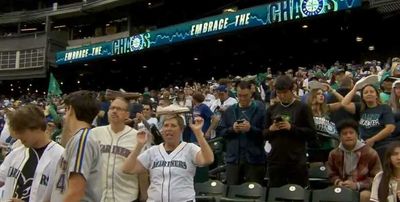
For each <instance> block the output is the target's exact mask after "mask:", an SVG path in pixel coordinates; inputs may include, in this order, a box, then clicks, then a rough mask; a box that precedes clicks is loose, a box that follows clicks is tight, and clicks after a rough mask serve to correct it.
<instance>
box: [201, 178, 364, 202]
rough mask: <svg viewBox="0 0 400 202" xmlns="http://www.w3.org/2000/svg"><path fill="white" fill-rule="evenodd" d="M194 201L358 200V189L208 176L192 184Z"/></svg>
mask: <svg viewBox="0 0 400 202" xmlns="http://www.w3.org/2000/svg"><path fill="white" fill-rule="evenodd" d="M195 191H196V201H200V202H201V201H208V202H211V201H221V202H223V201H235V202H255V201H257V202H259V201H268V202H276V201H304V202H322V201H329V202H358V201H359V193H358V192H356V191H353V190H351V189H348V188H342V187H335V186H330V187H327V188H325V189H320V190H307V189H304V188H302V187H301V186H299V185H295V184H287V185H284V186H282V187H271V188H267V187H263V186H261V185H259V184H257V183H244V184H241V185H231V186H227V185H225V184H223V183H222V182H220V181H217V180H210V181H207V182H204V183H196V184H195Z"/></svg>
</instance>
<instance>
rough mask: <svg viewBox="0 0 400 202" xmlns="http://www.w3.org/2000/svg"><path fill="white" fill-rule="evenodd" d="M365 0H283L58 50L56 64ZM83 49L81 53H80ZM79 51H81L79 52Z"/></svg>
mask: <svg viewBox="0 0 400 202" xmlns="http://www.w3.org/2000/svg"><path fill="white" fill-rule="evenodd" d="M361 1H362V0H283V1H278V2H274V3H269V4H265V5H260V6H256V7H251V8H247V9H243V10H239V11H237V12H233V13H224V14H221V15H217V16H212V17H207V18H203V19H199V20H194V21H190V22H185V23H181V24H177V25H173V26H169V27H165V28H161V29H157V30H154V31H151V32H146V33H143V34H138V35H134V36H130V37H126V38H121V39H117V40H114V41H111V42H106V43H101V44H94V45H91V46H87V47H83V48H79V49H71V50H68V51H62V52H58V53H57V56H56V57H57V58H56V59H57V60H56V61H57V64H66V63H71V62H77V61H82V60H90V59H95V58H101V57H107V56H113V55H122V54H127V53H131V52H135V51H139V50H143V49H146V48H151V47H156V46H162V45H166V44H172V43H176V42H181V41H186V40H190V39H195V38H200V37H205V36H211V35H216V34H221V33H226V32H232V31H236V30H240V29H244V28H250V27H258V26H265V25H269V24H272V23H279V22H284V21H290V20H296V19H302V18H306V17H311V16H317V15H321V14H326V13H331V12H336V11H340V10H345V9H350V8H355V7H359V6H361ZM81 52H82V53H81ZM77 54H78V55H77Z"/></svg>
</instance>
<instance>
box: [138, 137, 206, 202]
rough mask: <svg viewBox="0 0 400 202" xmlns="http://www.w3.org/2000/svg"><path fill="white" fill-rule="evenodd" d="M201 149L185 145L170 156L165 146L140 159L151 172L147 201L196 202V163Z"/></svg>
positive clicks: (151, 150)
mask: <svg viewBox="0 0 400 202" xmlns="http://www.w3.org/2000/svg"><path fill="white" fill-rule="evenodd" d="M199 151H200V147H198V146H197V145H195V144H193V143H186V142H181V143H180V144H179V146H178V147H177V148H175V150H174V151H172V152H171V153H170V154H168V153H167V152H166V151H165V148H164V146H163V144H160V145H157V146H153V147H151V148H150V149H148V150H146V151H144V152H143V153H142V154H140V155H139V157H138V160H139V162H140V163H141V164H142V165H143V166H144V167H145V168H146V169H147V170H149V172H150V187H149V189H148V191H147V193H148V200H147V201H150V202H151V201H157V202H175V201H191V200H195V192H194V185H193V184H194V183H193V178H194V175H195V173H196V165H195V159H196V155H197V153H198V152H199Z"/></svg>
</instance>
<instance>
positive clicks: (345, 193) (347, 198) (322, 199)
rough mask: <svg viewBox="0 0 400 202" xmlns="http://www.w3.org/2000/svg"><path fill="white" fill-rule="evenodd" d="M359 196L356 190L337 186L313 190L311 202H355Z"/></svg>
mask: <svg viewBox="0 0 400 202" xmlns="http://www.w3.org/2000/svg"><path fill="white" fill-rule="evenodd" d="M359 198H360V197H359V193H358V192H357V191H353V190H351V189H349V188H345V187H337V186H330V187H328V188H325V189H321V190H314V191H313V193H312V202H326V201H329V202H357V201H359Z"/></svg>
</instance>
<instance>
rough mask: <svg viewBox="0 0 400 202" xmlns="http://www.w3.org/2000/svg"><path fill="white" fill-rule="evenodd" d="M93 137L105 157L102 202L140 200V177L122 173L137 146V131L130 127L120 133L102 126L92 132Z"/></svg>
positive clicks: (109, 127)
mask: <svg viewBox="0 0 400 202" xmlns="http://www.w3.org/2000/svg"><path fill="white" fill-rule="evenodd" d="M92 133H93V134H92V135H93V136H94V138H95V139H96V140H97V142H98V143H99V144H100V149H101V154H102V157H103V171H102V177H103V184H102V185H103V195H102V199H101V201H107V202H114V201H116V202H119V201H134V200H136V199H137V198H138V194H139V186H138V177H137V175H133V174H125V173H123V172H122V165H123V164H124V162H125V160H126V158H127V157H128V156H129V154H130V153H131V151H132V150H133V149H134V147H135V146H136V134H137V131H136V130H135V129H133V128H131V127H129V126H125V128H124V129H123V130H122V131H121V132H118V133H114V132H113V131H112V130H111V126H110V125H108V126H101V127H97V128H94V129H93V130H92Z"/></svg>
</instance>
